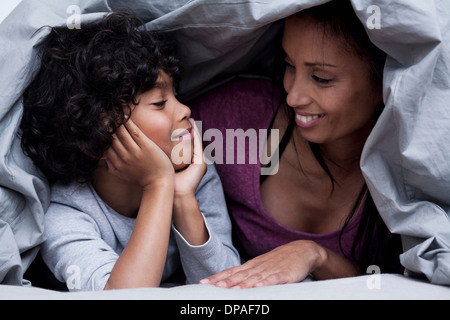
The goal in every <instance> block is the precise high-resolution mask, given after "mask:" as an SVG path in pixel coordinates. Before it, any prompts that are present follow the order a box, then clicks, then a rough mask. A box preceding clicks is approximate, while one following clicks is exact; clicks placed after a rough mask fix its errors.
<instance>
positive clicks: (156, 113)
mask: <svg viewBox="0 0 450 320" xmlns="http://www.w3.org/2000/svg"><path fill="white" fill-rule="evenodd" d="M137 101H138V102H139V104H138V105H137V106H136V107H134V109H133V111H132V113H131V119H132V120H133V122H134V123H135V124H136V125H137V126H138V127H139V129H141V130H142V132H143V133H144V134H145V135H146V136H147V137H148V138H149V139H151V140H152V141H153V142H154V143H156V144H157V145H158V146H159V147H160V148H161V149H162V150H163V151H164V153H165V154H166V155H167V156H168V157H169V159H170V160H171V161H172V164H173V166H174V169H175V170H180V169H182V168H184V167H186V166H187V165H188V164H189V163H190V162H191V159H192V153H193V134H194V132H193V128H192V125H191V123H190V122H189V117H190V116H191V110H190V109H189V108H188V107H187V106H185V105H184V104H182V103H180V102H179V101H178V100H177V98H176V96H175V90H174V88H173V83H172V78H171V77H170V76H169V75H168V74H166V73H165V72H163V71H160V74H159V77H158V81H157V83H156V86H155V87H153V88H152V89H150V90H148V91H146V92H144V93H142V94H140V95H139V96H138V97H137Z"/></svg>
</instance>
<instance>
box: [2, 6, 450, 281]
mask: <svg viewBox="0 0 450 320" xmlns="http://www.w3.org/2000/svg"><path fill="white" fill-rule="evenodd" d="M325 2H327V0H283V1H272V0H241V1H234V0H191V1H188V0H135V1H125V0H110V1H108V0H23V1H22V2H21V3H20V4H19V5H18V7H17V8H16V9H15V10H14V11H13V12H12V13H11V14H10V15H9V16H8V17H7V18H6V19H5V20H4V21H3V23H2V24H1V25H0V44H1V45H0V89H1V90H0V135H1V138H0V283H3V284H15V285H21V284H25V283H26V281H25V280H24V279H23V273H24V272H25V271H26V270H27V268H28V267H29V265H30V264H31V262H32V261H33V259H34V258H35V256H36V254H37V251H38V249H39V245H40V243H42V241H43V240H44V237H43V216H44V212H45V211H46V208H47V206H48V205H49V186H48V184H47V182H46V180H45V179H44V178H43V177H42V175H41V174H40V173H39V172H38V171H37V169H36V168H35V167H34V166H33V164H32V163H31V161H30V160H29V159H28V158H27V157H26V156H25V155H24V154H23V152H22V150H21V147H20V135H19V134H20V132H19V131H18V125H19V122H20V119H21V115H22V101H21V97H22V94H23V92H24V90H25V88H26V87H27V85H28V84H29V83H30V82H31V80H32V78H33V76H34V75H35V74H36V72H37V70H38V69H39V57H38V55H37V51H36V49H35V48H34V46H35V45H36V44H37V43H39V41H40V40H42V38H43V37H44V36H46V35H47V34H48V32H49V30H48V28H43V29H41V30H40V31H38V32H36V30H37V29H39V28H40V27H42V26H62V25H67V26H68V27H71V28H73V27H81V28H82V27H83V23H87V22H90V21H95V20H98V19H100V18H101V17H102V16H103V15H104V14H105V13H107V12H109V11H111V9H114V8H117V7H123V6H126V7H130V8H131V9H133V10H134V11H135V12H136V13H137V14H138V16H139V17H140V18H141V19H142V20H143V21H145V22H146V23H147V26H148V28H149V29H150V30H159V31H164V32H169V33H171V34H173V35H174V36H175V37H176V39H177V40H178V41H179V44H180V51H181V52H182V57H183V62H184V64H185V76H184V79H183V82H182V83H181V86H180V94H181V95H182V96H184V97H185V98H186V99H188V98H190V97H194V96H195V95H198V94H199V93H200V92H202V90H204V88H205V86H206V85H207V84H209V83H210V82H211V80H213V79H216V78H217V77H218V76H219V75H224V74H233V73H234V74H237V73H239V72H242V71H243V70H249V65H251V68H250V69H251V70H260V72H259V73H260V74H261V75H264V74H266V75H267V74H268V71H267V70H268V69H270V67H271V61H272V60H271V54H272V53H273V52H272V51H271V50H272V49H271V48H273V46H274V44H273V43H272V42H273V41H274V39H276V37H277V35H279V33H280V31H281V26H282V23H280V21H279V20H280V19H283V18H285V17H286V16H289V15H291V14H293V13H295V12H297V11H300V10H302V9H305V8H308V7H311V6H315V5H319V4H322V3H325ZM352 4H353V8H354V10H355V12H356V13H357V15H358V17H359V18H360V20H361V22H362V23H363V24H364V25H365V26H366V29H367V33H368V34H369V37H370V39H371V40H372V41H373V42H374V43H375V44H376V45H377V46H378V47H379V48H381V49H382V50H384V51H385V52H386V53H387V54H388V58H387V62H386V67H385V72H384V84H383V94H384V102H385V105H386V107H385V110H384V111H383V113H382V115H381V117H380V119H379V121H378V122H377V124H376V126H375V128H374V130H373V132H372V134H371V135H370V137H369V139H368V141H367V143H366V146H365V148H364V151H363V155H362V158H361V168H362V170H363V174H364V176H365V178H366V181H367V183H368V186H369V188H370V191H371V193H372V195H373V198H374V200H375V203H376V205H377V207H378V209H379V211H380V214H381V215H382V217H383V219H384V221H385V222H386V224H387V226H388V227H389V229H390V230H391V231H392V232H394V233H399V234H401V235H402V241H403V247H404V253H403V254H402V255H401V262H402V264H403V265H404V267H405V268H406V272H407V274H408V275H422V276H425V277H426V278H427V279H428V280H429V281H430V282H432V283H437V284H447V285H449V284H450V218H449V215H450V2H449V1H448V0H430V1H422V0H377V1H369V0H352ZM373 4H376V6H373ZM257 73H258V72H257Z"/></svg>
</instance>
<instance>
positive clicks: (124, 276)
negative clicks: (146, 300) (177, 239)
mask: <svg viewBox="0 0 450 320" xmlns="http://www.w3.org/2000/svg"><path fill="white" fill-rule="evenodd" d="M105 155H106V158H107V161H108V162H109V164H108V165H109V166H110V170H111V172H112V173H113V174H115V175H117V176H118V177H119V178H121V179H123V180H124V181H128V182H130V183H133V184H138V185H139V186H141V187H142V190H143V191H142V198H141V203H140V206H139V211H138V214H137V218H136V223H135V227H134V229H133V232H132V234H131V237H130V239H129V241H128V243H127V245H126V247H125V249H124V250H123V252H122V254H121V255H120V257H119V259H118V260H117V262H116V263H115V265H114V268H113V270H112V271H111V275H110V277H109V279H108V282H107V283H106V286H105V289H118V288H131V287H138V286H139V287H143V286H145V287H153V286H159V284H160V281H161V277H162V274H163V271H164V266H165V261H166V255H167V248H168V244H169V236H170V228H171V221H172V207H173V197H174V170H173V166H172V163H171V162H170V160H169V158H168V157H167V156H166V155H165V153H164V152H163V151H162V150H161V149H160V148H159V147H158V146H157V145H156V144H155V143H153V142H152V141H151V140H150V139H148V138H147V137H146V136H145V134H144V133H143V132H142V131H140V130H139V128H138V127H137V126H136V125H135V124H134V123H133V122H132V120H131V119H129V120H128V121H127V123H126V124H125V125H124V126H121V127H119V128H118V130H117V132H116V135H115V136H114V140H113V144H112V146H111V148H110V149H108V151H107V152H106V154H105ZM149 159H151V162H150V165H148V164H149Z"/></svg>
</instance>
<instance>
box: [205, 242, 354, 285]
mask: <svg viewBox="0 0 450 320" xmlns="http://www.w3.org/2000/svg"><path fill="white" fill-rule="evenodd" d="M310 273H311V274H313V276H314V277H315V278H317V279H331V278H341V277H350V276H356V275H359V270H358V267H356V266H355V265H354V264H352V263H351V262H350V261H349V260H347V259H345V258H342V257H340V256H339V255H337V254H335V253H333V252H331V251H330V250H327V249H325V248H324V247H322V246H320V245H318V244H317V243H316V242H314V241H309V240H298V241H293V242H291V243H288V244H285V245H282V246H280V247H278V248H275V249H274V250H272V251H270V252H268V253H265V254H263V255H261V256H258V257H256V258H254V259H252V260H249V261H247V262H246V263H244V264H243V265H241V266H237V267H234V268H231V269H227V270H224V271H222V272H220V273H218V274H216V275H214V276H211V277H209V278H206V279H203V280H201V281H200V283H204V284H213V285H216V286H218V287H223V288H251V287H262V286H268V285H275V284H284V283H295V282H299V281H302V280H304V279H305V278H306V277H307V276H308V275H309V274H310Z"/></svg>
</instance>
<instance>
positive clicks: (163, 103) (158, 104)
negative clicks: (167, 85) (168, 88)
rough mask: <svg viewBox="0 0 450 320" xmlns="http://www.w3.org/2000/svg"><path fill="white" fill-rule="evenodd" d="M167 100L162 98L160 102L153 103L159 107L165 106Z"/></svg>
mask: <svg viewBox="0 0 450 320" xmlns="http://www.w3.org/2000/svg"><path fill="white" fill-rule="evenodd" d="M166 102H167V100H162V101H160V102H155V103H154V104H153V105H155V106H157V107H164V105H165V104H166Z"/></svg>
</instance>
